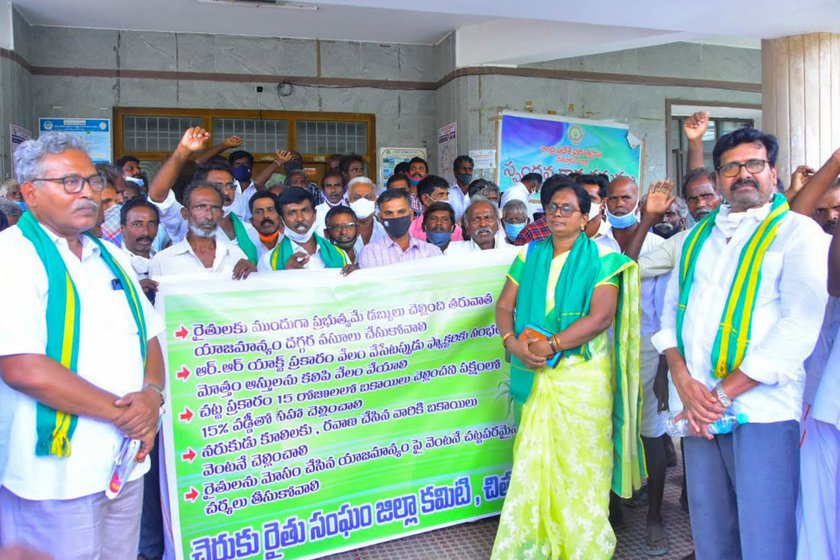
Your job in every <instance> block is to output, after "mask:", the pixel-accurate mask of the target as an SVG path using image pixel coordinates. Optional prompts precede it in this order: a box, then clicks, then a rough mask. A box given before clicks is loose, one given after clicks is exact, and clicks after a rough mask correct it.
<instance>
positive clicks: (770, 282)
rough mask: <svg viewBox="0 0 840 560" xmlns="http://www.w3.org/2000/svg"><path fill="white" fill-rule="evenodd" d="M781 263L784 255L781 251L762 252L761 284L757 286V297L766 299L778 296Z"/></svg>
mask: <svg viewBox="0 0 840 560" xmlns="http://www.w3.org/2000/svg"><path fill="white" fill-rule="evenodd" d="M783 264H784V255H782V254H781V253H777V252H773V251H767V253H765V254H764V261H763V262H762V263H761V285H760V286H759V288H758V297H759V299H761V300H764V301H768V300H773V299H776V298H777V297H778V295H779V290H778V285H779V278H780V277H781V275H782V265H783Z"/></svg>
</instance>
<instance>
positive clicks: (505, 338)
mask: <svg viewBox="0 0 840 560" xmlns="http://www.w3.org/2000/svg"><path fill="white" fill-rule="evenodd" d="M512 336H513V333H512V332H509V333H507V334H506V335H504V336H502V346H503V347H505V348H507V339H509V338H510V337H512Z"/></svg>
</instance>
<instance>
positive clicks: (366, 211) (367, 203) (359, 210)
mask: <svg viewBox="0 0 840 560" xmlns="http://www.w3.org/2000/svg"><path fill="white" fill-rule="evenodd" d="M375 208H376V203H374V202H373V201H372V200H368V199H366V198H360V199H359V200H357V201H356V202H352V203H350V209H351V210H352V211H353V213H354V214H356V217H357V218H358V219H360V220H366V219H367V218H369V217H370V215H371V214H373V210H374V209H375Z"/></svg>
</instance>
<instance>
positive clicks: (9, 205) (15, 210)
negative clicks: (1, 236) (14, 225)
mask: <svg viewBox="0 0 840 560" xmlns="http://www.w3.org/2000/svg"><path fill="white" fill-rule="evenodd" d="M0 212H2V213H3V214H5V215H6V217H7V218H14V217H15V216H20V215H21V214H23V210H21V208H20V206H18V205H17V203H15V202H14V201H12V200H7V199H5V198H0Z"/></svg>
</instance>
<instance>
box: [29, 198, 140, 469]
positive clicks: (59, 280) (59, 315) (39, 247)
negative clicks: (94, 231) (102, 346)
mask: <svg viewBox="0 0 840 560" xmlns="http://www.w3.org/2000/svg"><path fill="white" fill-rule="evenodd" d="M18 227H19V228H20V231H21V233H22V234H23V236H24V237H25V238H26V239H28V240H29V241H30V242H31V243H32V245H33V246H34V247H35V251H36V253H37V254H38V258H40V259H41V262H42V263H43V265H44V270H45V271H46V274H47V282H48V288H47V312H46V321H47V347H46V352H45V353H46V355H47V356H48V357H49V358H52V359H53V360H55V361H56V362H58V363H60V364H61V365H62V366H64V367H65V368H67V369H69V370H70V371H72V372H73V373H78V372H77V368H78V363H77V362H78V358H79V328H80V316H81V310H80V302H79V294H78V292H77V291H76V286H75V285H74V284H73V279H72V278H70V273H69V272H68V271H67V267H66V266H65V264H64V260H63V259H62V258H61V255H60V254H59V252H58V249H56V248H55V243H54V242H53V240H52V239H51V238H50V236H49V235H47V233H46V232H45V231H44V230H43V229H42V227H41V226H40V225H39V224H38V222H37V221H36V220H35V218H34V216H33V215H32V213H31V212H24V213H23V215H22V216H21V217H20V220H18ZM84 235H86V236H87V237H88V238H89V239H90V240H91V241H93V243H95V244H96V245H97V246H98V247H99V255H100V257H101V258H102V260H104V261H105V264H106V265H108V268H109V269H111V272H112V273H113V274H114V276H116V279H117V280H119V282H120V284H121V285H122V289H123V293H124V294H125V297H126V300H127V302H128V307H129V309H130V310H131V315H132V317H133V318H134V321H135V323H136V324H137V334H138V338H139V343H140V355H141V356H142V358H143V363H144V364H145V362H146V319H145V317H144V315H143V306H142V303H141V300H140V297H141V294H140V293H138V291H137V290H136V288H135V287H134V283H133V282H132V277H131V276H129V275H128V274H126V272H125V270H123V268H122V267H121V266H120V264H119V263H118V262H117V261H116V260H115V259H114V258H113V256H112V255H111V254H110V253H109V252H108V250H107V249H106V248H105V247H104V246H103V244H102V242H101V241H100V240H99V239H97V238H95V237H93V236H92V235H90V234H89V233H85V234H84ZM35 422H36V430H37V434H38V438H37V441H36V444H35V455H38V456H46V455H56V456H58V457H69V456H70V452H71V448H70V441H71V439H72V438H73V432H74V431H75V430H76V424H77V423H78V418H77V417H76V416H74V415H72V414H67V413H65V412H61V411H60V410H55V409H54V408H50V407H49V406H47V405H45V404H43V403H41V402H38V403H37V407H36V417H35Z"/></svg>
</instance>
